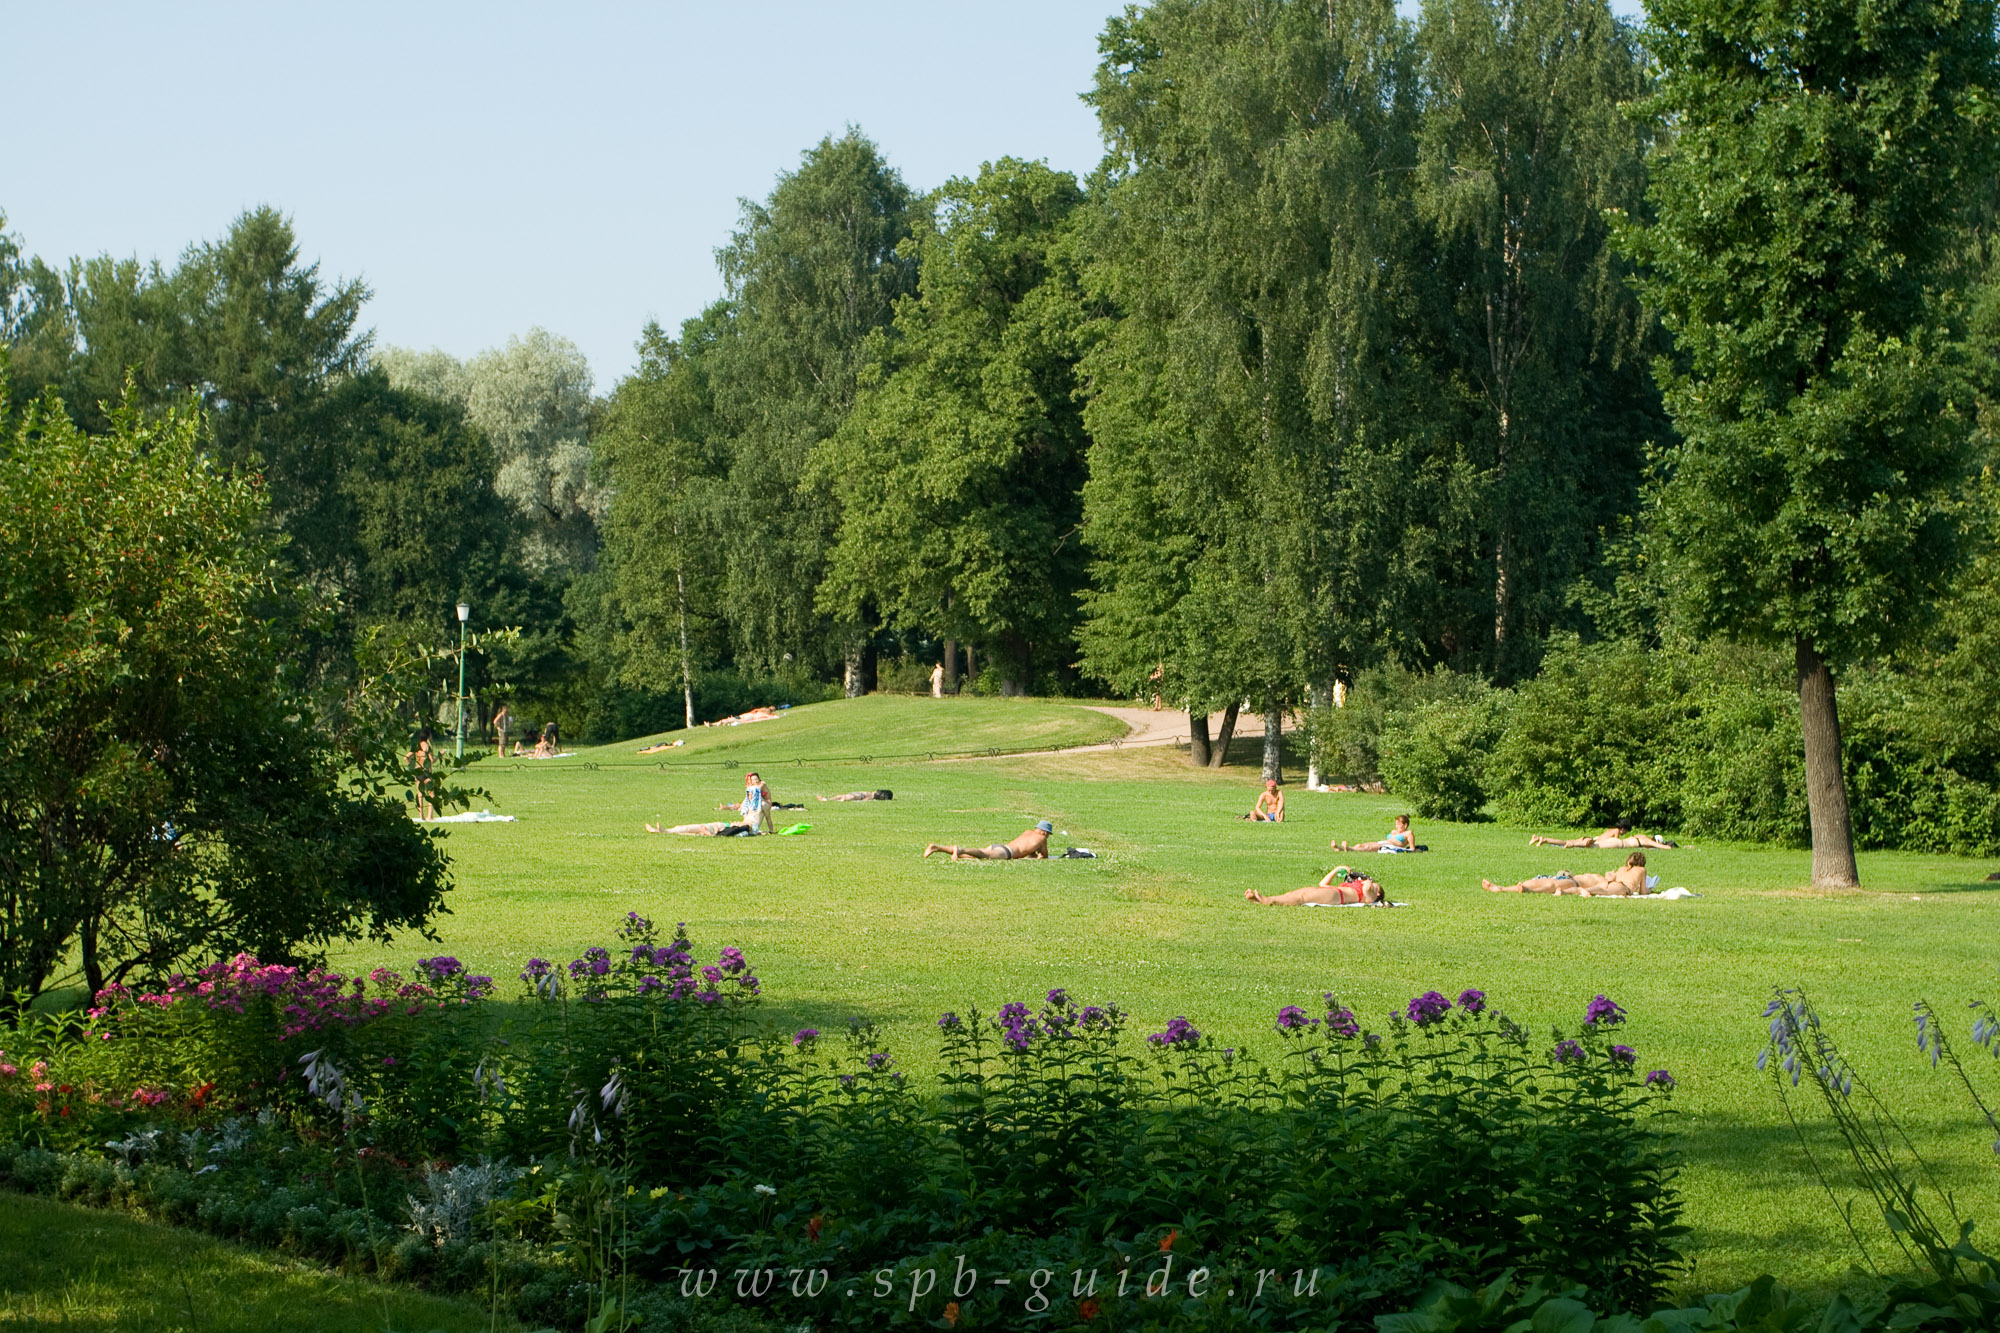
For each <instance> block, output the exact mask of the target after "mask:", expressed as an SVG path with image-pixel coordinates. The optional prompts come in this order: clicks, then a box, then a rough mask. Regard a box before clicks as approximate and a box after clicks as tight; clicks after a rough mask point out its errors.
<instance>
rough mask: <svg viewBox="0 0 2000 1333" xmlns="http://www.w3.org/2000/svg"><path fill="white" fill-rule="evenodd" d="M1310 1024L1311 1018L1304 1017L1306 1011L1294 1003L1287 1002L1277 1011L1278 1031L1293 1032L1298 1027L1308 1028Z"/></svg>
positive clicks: (1311, 1022)
mask: <svg viewBox="0 0 2000 1333" xmlns="http://www.w3.org/2000/svg"><path fill="white" fill-rule="evenodd" d="M1312 1025H1313V1020H1312V1019H1310V1018H1307V1017H1306V1011H1305V1010H1303V1009H1301V1008H1299V1007H1298V1006H1297V1005H1295V1004H1288V1005H1286V1006H1285V1007H1284V1008H1282V1009H1280V1010H1279V1011H1278V1031H1280V1032H1294V1031H1297V1030H1298V1029H1300V1028H1309V1027H1311V1026H1312Z"/></svg>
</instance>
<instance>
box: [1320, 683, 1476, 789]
mask: <svg viewBox="0 0 2000 1333" xmlns="http://www.w3.org/2000/svg"><path fill="white" fill-rule="evenodd" d="M1486 688H1487V687H1486V684H1485V682H1483V681H1482V680H1481V679H1480V678H1479V677H1478V676H1474V675H1469V674H1466V673H1463V672H1457V671H1451V670H1448V669H1446V668H1444V667H1439V668H1438V669H1437V670H1435V671H1429V672H1425V671H1409V670H1405V669H1404V668H1402V667H1397V666H1382V667H1370V668H1369V669H1368V670H1366V671H1363V672H1361V673H1360V674H1359V675H1357V676H1356V677H1355V678H1354V683H1353V686H1352V687H1351V688H1350V689H1348V690H1347V693H1346V701H1345V706H1344V707H1341V708H1334V707H1332V706H1331V705H1328V706H1326V707H1320V708H1314V709H1311V710H1310V711H1308V712H1307V714H1306V718H1305V729H1306V738H1307V744H1308V745H1311V746H1313V747H1315V748H1316V749H1317V751H1318V754H1319V762H1320V769H1321V771H1322V772H1324V773H1325V774H1326V777H1327V780H1328V781H1332V782H1347V783H1353V784H1355V785H1357V786H1359V785H1361V784H1364V783H1372V782H1381V781H1383V776H1382V735H1383V732H1384V731H1385V730H1387V729H1388V728H1389V727H1390V726H1391V725H1392V724H1393V723H1395V722H1396V721H1398V720H1399V719H1401V718H1403V717H1404V716H1406V715H1407V714H1409V713H1412V712H1414V711H1415V710H1416V709H1418V708H1421V707H1423V705H1425V704H1427V703H1433V702H1437V701H1439V700H1460V699H1466V698H1469V697H1473V696H1475V695H1478V694H1479V693H1480V692H1481V691H1484V690H1485V689H1486Z"/></svg>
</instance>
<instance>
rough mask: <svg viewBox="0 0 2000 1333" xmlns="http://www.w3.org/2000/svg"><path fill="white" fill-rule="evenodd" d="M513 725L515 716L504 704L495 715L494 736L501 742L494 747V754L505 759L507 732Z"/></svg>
mask: <svg viewBox="0 0 2000 1333" xmlns="http://www.w3.org/2000/svg"><path fill="white" fill-rule="evenodd" d="M513 725H514V714H513V713H512V712H510V711H509V710H508V708H507V705H506V704H504V703H503V704H501V705H500V708H499V711H498V712H496V713H494V714H493V734H494V736H495V738H496V739H497V740H498V741H499V744H498V745H496V746H495V747H494V750H493V753H494V754H496V755H499V756H501V757H503V758H504V757H505V756H506V754H507V730H508V728H510V727H512V726H513Z"/></svg>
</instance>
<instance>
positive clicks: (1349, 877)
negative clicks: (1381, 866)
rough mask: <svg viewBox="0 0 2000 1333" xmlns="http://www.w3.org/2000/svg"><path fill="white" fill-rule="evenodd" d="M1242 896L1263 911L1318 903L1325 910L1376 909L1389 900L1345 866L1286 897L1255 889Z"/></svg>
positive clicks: (1371, 881) (1384, 894)
mask: <svg viewBox="0 0 2000 1333" xmlns="http://www.w3.org/2000/svg"><path fill="white" fill-rule="evenodd" d="M1243 896H1244V897H1245V898H1247V899H1248V900H1250V901H1251V902H1253V903H1257V904H1259V905H1261V906H1264V907H1303V906H1305V905H1306V904H1308V903H1322V904H1325V905H1326V906H1329V907H1340V906H1345V905H1348V904H1352V903H1370V904H1376V905H1379V904H1382V903H1385V902H1387V901H1388V900H1389V896H1388V894H1387V893H1386V892H1385V891H1384V890H1383V888H1382V886H1381V884H1379V883H1377V882H1376V881H1375V880H1372V879H1370V878H1369V877H1368V876H1366V875H1364V874H1361V873H1360V872H1359V871H1356V870H1350V869H1348V868H1347V867H1346V866H1335V867H1334V868H1333V869H1331V870H1329V871H1327V872H1326V878H1325V879H1323V880H1321V881H1320V882H1319V883H1317V884H1312V885H1308V886H1307V887H1305V888H1303V889H1293V890H1292V891H1291V892H1290V893H1278V894H1270V895H1266V894H1262V893H1259V892H1257V890H1255V889H1245V890H1243Z"/></svg>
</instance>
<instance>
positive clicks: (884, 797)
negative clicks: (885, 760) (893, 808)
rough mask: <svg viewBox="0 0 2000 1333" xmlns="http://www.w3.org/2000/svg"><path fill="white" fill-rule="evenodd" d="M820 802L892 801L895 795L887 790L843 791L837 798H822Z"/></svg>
mask: <svg viewBox="0 0 2000 1333" xmlns="http://www.w3.org/2000/svg"><path fill="white" fill-rule="evenodd" d="M819 799H820V800H822V801H893V800H895V799H896V793H894V792H892V791H890V790H889V789H888V788H886V787H885V788H883V789H882V790H881V791H845V792H842V793H841V794H840V795H838V796H822V797H820V798H819Z"/></svg>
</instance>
